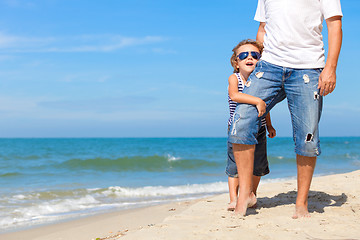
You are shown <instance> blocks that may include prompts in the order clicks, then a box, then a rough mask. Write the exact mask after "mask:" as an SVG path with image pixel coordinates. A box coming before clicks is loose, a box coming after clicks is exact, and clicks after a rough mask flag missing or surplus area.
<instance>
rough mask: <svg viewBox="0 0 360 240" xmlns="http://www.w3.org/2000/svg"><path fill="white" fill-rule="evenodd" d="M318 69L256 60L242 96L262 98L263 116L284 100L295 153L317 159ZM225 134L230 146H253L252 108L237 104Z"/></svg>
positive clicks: (254, 111) (257, 121)
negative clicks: (227, 132)
mask: <svg viewBox="0 0 360 240" xmlns="http://www.w3.org/2000/svg"><path fill="white" fill-rule="evenodd" d="M321 71H322V69H320V68H318V69H294V68H286V67H281V66H277V65H274V64H271V63H268V62H266V61H264V60H260V61H259V62H258V63H257V64H256V67H255V69H254V71H253V72H252V73H251V75H250V76H249V79H248V81H247V82H246V84H245V87H244V90H243V93H246V94H250V95H252V96H255V97H259V98H261V99H263V100H264V101H265V103H266V113H265V114H267V113H268V112H269V111H270V110H271V109H272V108H273V107H274V106H275V105H276V104H277V103H279V102H281V101H282V100H283V99H285V98H287V101H288V107H289V111H290V115H291V121H292V127H293V139H294V142H295V152H296V154H299V155H302V156H307V157H315V156H319V155H320V153H321V151H320V140H319V126H318V125H319V121H320V116H321V111H322V101H323V98H322V96H320V94H319V89H318V81H319V76H320V73H321ZM232 120H233V121H232V124H231V126H230V131H229V135H228V141H229V142H231V143H238V144H247V145H254V144H256V143H257V140H256V136H257V133H258V130H259V127H260V118H258V112H257V109H256V107H255V106H254V105H250V104H238V105H237V107H236V109H235V113H234V115H233V119H232Z"/></svg>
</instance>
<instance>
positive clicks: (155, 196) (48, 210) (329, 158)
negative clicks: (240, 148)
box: [0, 137, 360, 232]
mask: <svg viewBox="0 0 360 240" xmlns="http://www.w3.org/2000/svg"><path fill="white" fill-rule="evenodd" d="M226 141H227V139H226V138H34V139H31V138H23V139H21V138H11V139H10V138H9V139H5V138H3V139H0V232H6V231H16V230H19V229H23V228H28V227H33V226H37V225H42V224H49V223H54V222H57V221H66V220H68V219H73V218H79V217H83V216H89V215H94V214H98V213H105V212H110V211H115V210H116V211H118V210H122V209H131V208H138V207H144V206H150V205H156V204H162V203H168V202H173V201H184V200H191V199H197V198H203V197H208V196H211V195H214V194H220V193H226V192H227V189H228V187H227V176H226V174H225V166H226V158H227V154H226ZM321 148H322V154H321V156H320V157H319V158H318V161H317V165H316V169H315V175H316V176H320V175H328V174H334V173H345V172H350V171H354V170H358V169H360V137H323V138H321ZM268 159H269V163H270V174H269V175H267V176H265V177H263V178H262V180H261V181H262V182H270V181H272V182H273V181H281V180H284V179H294V178H296V159H295V153H294V144H293V140H292V138H288V137H276V138H274V139H268ZM224 204H226V203H224Z"/></svg>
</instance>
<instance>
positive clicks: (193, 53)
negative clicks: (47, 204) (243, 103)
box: [0, 0, 360, 138]
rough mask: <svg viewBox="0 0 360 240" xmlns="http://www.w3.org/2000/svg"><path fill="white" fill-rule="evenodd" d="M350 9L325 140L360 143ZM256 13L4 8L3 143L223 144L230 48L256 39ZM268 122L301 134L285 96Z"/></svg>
mask: <svg viewBox="0 0 360 240" xmlns="http://www.w3.org/2000/svg"><path fill="white" fill-rule="evenodd" d="M341 4H342V11H343V14H344V17H343V32H344V38H343V46H342V50H341V54H340V59H339V64H338V69H337V87H336V89H335V91H334V92H333V93H331V94H330V95H328V96H326V97H325V98H324V108H323V114H322V118H321V122H320V135H321V136H360V126H359V125H360V124H359V123H358V122H359V119H360V106H359V104H360V93H359V91H360V73H359V66H358V64H357V58H358V56H359V55H360V48H359V43H358V39H359V37H360V32H359V30H358V24H357V23H358V21H359V18H358V13H359V12H360V2H359V1H358V0H342V1H341ZM255 10H256V1H255V0H253V1H239V0H238V1H232V0H224V1H202V0H199V1H193V0H181V1H180V0H172V1H165V0H153V1H145V0H104V1H95V0H71V1H70V0H0V137H10V138H13V137H26V138H32V137H226V134H227V119H228V115H229V110H228V103H227V79H228V77H229V76H230V75H231V73H232V68H231V65H230V62H229V59H230V56H231V54H232V52H231V50H232V48H233V47H234V46H235V45H236V44H237V43H238V42H239V41H241V40H243V39H247V38H255V37H256V32H257V28H258V23H257V22H256V21H254V20H253V17H254V14H255ZM324 25H326V24H324ZM323 35H324V41H325V48H326V47H327V31H326V26H325V27H324V31H323ZM271 117H272V123H273V126H274V127H275V129H276V130H277V133H278V136H284V137H286V136H292V130H291V122H290V116H289V112H288V109H287V103H286V100H285V101H283V102H282V103H280V104H278V105H277V106H275V108H274V109H273V110H272V111H271Z"/></svg>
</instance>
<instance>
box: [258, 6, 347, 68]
mask: <svg viewBox="0 0 360 240" xmlns="http://www.w3.org/2000/svg"><path fill="white" fill-rule="evenodd" d="M333 16H342V11H341V5H340V0H258V6H257V10H256V14H255V18H254V19H255V20H256V21H259V22H265V23H266V25H265V31H266V34H265V36H264V51H263V53H262V58H261V59H263V60H265V61H267V62H270V63H272V64H275V65H279V66H283V67H289V68H323V67H324V66H325V54H324V44H323V40H322V38H323V37H322V34H321V31H322V23H323V20H324V19H328V18H330V17H333Z"/></svg>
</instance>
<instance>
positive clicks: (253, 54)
mask: <svg viewBox="0 0 360 240" xmlns="http://www.w3.org/2000/svg"><path fill="white" fill-rule="evenodd" d="M249 53H250V54H251V57H252V58H254V59H256V60H259V59H260V57H261V54H260V53H258V52H241V53H239V55H237V57H238V58H239V59H240V60H244V59H246V58H247V57H248V56H249Z"/></svg>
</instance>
